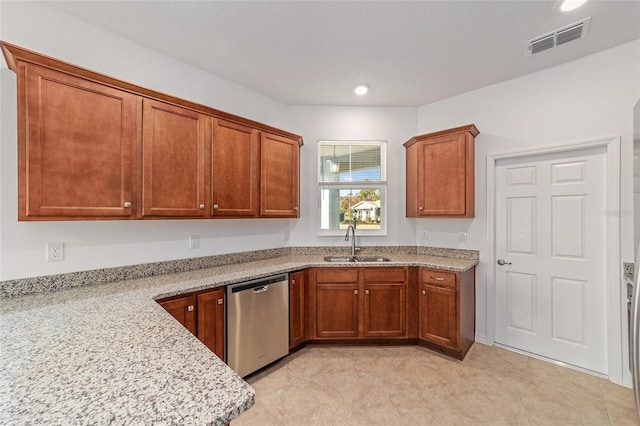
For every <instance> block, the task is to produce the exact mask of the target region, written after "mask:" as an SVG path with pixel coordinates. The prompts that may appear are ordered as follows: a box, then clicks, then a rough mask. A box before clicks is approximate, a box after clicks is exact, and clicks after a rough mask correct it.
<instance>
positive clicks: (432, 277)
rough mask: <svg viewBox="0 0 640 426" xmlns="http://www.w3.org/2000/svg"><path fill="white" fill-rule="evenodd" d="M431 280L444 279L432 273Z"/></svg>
mask: <svg viewBox="0 0 640 426" xmlns="http://www.w3.org/2000/svg"><path fill="white" fill-rule="evenodd" d="M431 279H432V280H436V281H444V278H442V277H434V276H433V275H432V276H431Z"/></svg>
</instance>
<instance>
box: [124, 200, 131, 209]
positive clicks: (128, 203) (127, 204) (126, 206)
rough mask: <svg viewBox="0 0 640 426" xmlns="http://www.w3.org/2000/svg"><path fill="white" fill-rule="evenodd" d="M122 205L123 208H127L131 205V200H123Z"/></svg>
mask: <svg viewBox="0 0 640 426" xmlns="http://www.w3.org/2000/svg"><path fill="white" fill-rule="evenodd" d="M124 207H125V208H127V209H128V208H129V207H131V202H130V201H125V202H124Z"/></svg>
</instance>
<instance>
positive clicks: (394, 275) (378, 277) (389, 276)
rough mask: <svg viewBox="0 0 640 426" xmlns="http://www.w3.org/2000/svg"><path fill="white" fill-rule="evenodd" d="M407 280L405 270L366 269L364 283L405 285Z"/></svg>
mask: <svg viewBox="0 0 640 426" xmlns="http://www.w3.org/2000/svg"><path fill="white" fill-rule="evenodd" d="M406 279H407V272H406V270H405V269H404V268H380V269H373V268H366V269H364V281H365V282H367V283H376V282H378V283H379V282H385V283H403V282H405V281H406Z"/></svg>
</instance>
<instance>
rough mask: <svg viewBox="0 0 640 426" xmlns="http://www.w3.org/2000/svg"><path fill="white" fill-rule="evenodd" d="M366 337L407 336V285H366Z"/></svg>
mask: <svg viewBox="0 0 640 426" xmlns="http://www.w3.org/2000/svg"><path fill="white" fill-rule="evenodd" d="M364 288H365V290H364V293H365V294H364V335H365V337H406V336H407V285H406V284H405V283H380V284H365V287H364Z"/></svg>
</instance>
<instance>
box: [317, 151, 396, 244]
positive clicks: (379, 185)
mask: <svg viewBox="0 0 640 426" xmlns="http://www.w3.org/2000/svg"><path fill="white" fill-rule="evenodd" d="M325 145H330V146H333V145H377V146H379V147H380V180H379V181H354V182H325V181H323V180H322V147H323V146H325ZM316 159H317V173H316V181H317V184H318V196H317V197H318V198H317V201H318V213H319V215H318V224H317V229H318V234H317V235H318V236H320V237H326V236H344V234H345V232H346V231H345V230H344V229H322V201H323V195H324V194H323V192H324V191H325V190H327V189H338V190H350V189H358V190H360V189H379V190H380V228H379V229H360V228H356V232H357V235H358V237H366V236H386V235H387V221H388V219H387V141H385V140H329V139H322V140H318V144H317V153H316Z"/></svg>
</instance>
